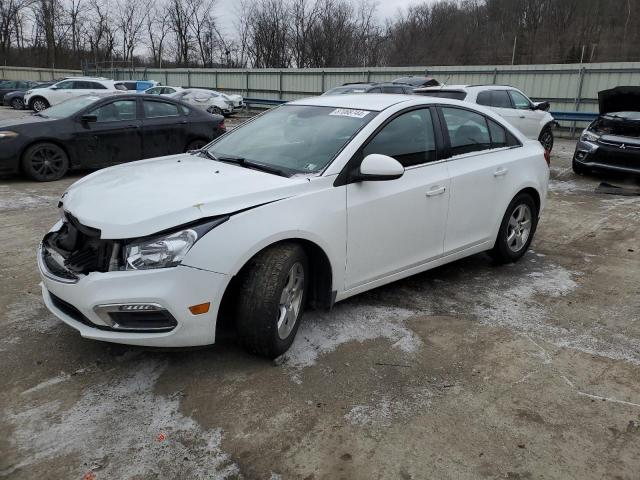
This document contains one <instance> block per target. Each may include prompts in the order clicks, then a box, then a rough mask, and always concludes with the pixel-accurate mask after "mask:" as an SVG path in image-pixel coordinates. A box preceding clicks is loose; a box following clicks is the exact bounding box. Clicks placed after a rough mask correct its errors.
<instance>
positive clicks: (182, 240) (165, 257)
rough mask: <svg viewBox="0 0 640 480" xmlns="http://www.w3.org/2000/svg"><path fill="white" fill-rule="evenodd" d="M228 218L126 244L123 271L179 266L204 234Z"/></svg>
mask: <svg viewBox="0 0 640 480" xmlns="http://www.w3.org/2000/svg"><path fill="white" fill-rule="evenodd" d="M228 218H229V217H219V218H216V219H214V220H211V221H208V222H206V223H203V224H200V225H196V226H193V227H191V228H185V229H184V230H180V231H177V232H173V233H168V234H166V235H163V236H158V237H154V238H149V239H144V240H141V241H134V242H131V243H128V244H126V245H125V247H124V269H125V270H149V269H152V268H168V267H175V266H177V265H180V263H181V262H182V260H183V259H184V257H185V255H186V254H187V253H188V252H189V250H191V247H193V245H194V244H195V243H196V242H197V241H198V240H199V239H200V238H201V237H202V236H203V235H204V234H206V233H207V232H208V231H209V230H211V229H212V228H214V227H216V226H218V225H220V224H221V223H223V222H225V221H226V220H228Z"/></svg>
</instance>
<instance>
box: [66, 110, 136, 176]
mask: <svg viewBox="0 0 640 480" xmlns="http://www.w3.org/2000/svg"><path fill="white" fill-rule="evenodd" d="M85 113H86V114H89V115H95V116H96V121H95V122H82V121H80V119H78V129H77V139H76V151H77V154H78V159H79V160H80V163H81V164H82V166H85V167H101V166H104V165H113V164H117V163H123V162H130V161H132V160H140V159H141V158H142V137H141V128H140V126H141V123H142V122H141V120H140V119H139V118H138V113H137V105H136V99H135V98H132V99H126V100H111V101H107V102H106V103H102V104H101V105H100V106H98V107H96V108H94V109H92V110H89V111H86V112H85Z"/></svg>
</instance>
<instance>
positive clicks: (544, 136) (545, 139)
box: [538, 126, 553, 153]
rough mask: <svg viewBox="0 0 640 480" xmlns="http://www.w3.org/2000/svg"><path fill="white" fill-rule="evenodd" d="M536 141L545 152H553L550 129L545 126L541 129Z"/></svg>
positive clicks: (551, 131)
mask: <svg viewBox="0 0 640 480" xmlns="http://www.w3.org/2000/svg"><path fill="white" fill-rule="evenodd" d="M538 141H539V142H540V143H541V144H542V146H543V147H544V149H545V150H546V151H547V152H549V153H551V150H553V130H551V127H549V126H547V127H544V128H543V129H542V132H540V136H539V137H538Z"/></svg>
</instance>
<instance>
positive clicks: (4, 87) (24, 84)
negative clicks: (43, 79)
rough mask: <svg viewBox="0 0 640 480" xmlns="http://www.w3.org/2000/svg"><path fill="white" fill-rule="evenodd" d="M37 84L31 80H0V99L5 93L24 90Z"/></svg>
mask: <svg viewBox="0 0 640 480" xmlns="http://www.w3.org/2000/svg"><path fill="white" fill-rule="evenodd" d="M37 84H38V82H32V81H31V80H4V81H2V82H0V100H2V99H3V98H4V96H5V95H6V94H7V93H11V92H15V91H16V90H22V91H23V92H25V91H27V90H29V89H30V88H33V87H34V86H35V85H37Z"/></svg>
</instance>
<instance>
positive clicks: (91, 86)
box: [87, 82, 135, 90]
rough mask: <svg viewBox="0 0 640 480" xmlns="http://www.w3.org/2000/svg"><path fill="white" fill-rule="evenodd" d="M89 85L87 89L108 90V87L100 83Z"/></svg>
mask: <svg viewBox="0 0 640 480" xmlns="http://www.w3.org/2000/svg"><path fill="white" fill-rule="evenodd" d="M87 84H88V85H89V86H88V87H87V88H90V89H92V90H106V89H107V87H105V86H104V85H103V84H101V83H98V82H87ZM134 90H135V87H134Z"/></svg>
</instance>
